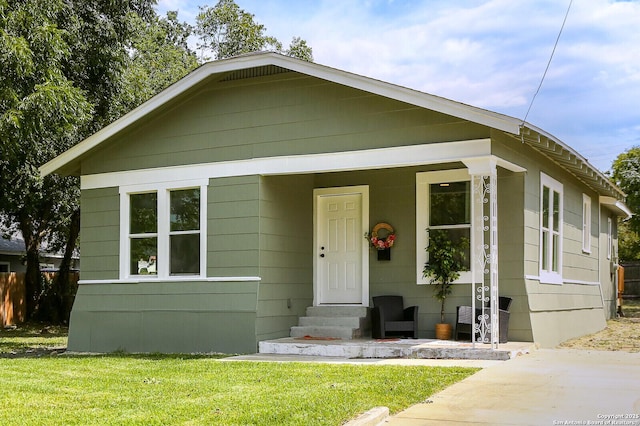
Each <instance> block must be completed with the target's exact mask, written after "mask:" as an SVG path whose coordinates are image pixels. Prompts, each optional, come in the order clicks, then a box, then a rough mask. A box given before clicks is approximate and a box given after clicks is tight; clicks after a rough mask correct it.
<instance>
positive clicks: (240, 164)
mask: <svg viewBox="0 0 640 426" xmlns="http://www.w3.org/2000/svg"><path fill="white" fill-rule="evenodd" d="M490 157H493V156H492V155H491V140H490V139H476V140H466V141H458V142H443V143H430V144H423V145H412V146H402V147H394V148H381V149H367V150H360V151H346V152H331V153H323V154H308V155H291V156H280V157H263V158H254V159H249V160H237V161H223V162H215V163H202V164H191V165H185V166H169V167H159V168H151V169H142V170H129V171H121V172H108V173H99V174H93V175H84V176H82V177H81V178H80V187H81V189H98V188H110V187H119V186H126V185H130V184H131V182H136V184H138V185H146V184H161V183H163V182H167V183H169V182H174V181H175V180H176V178H177V179H179V180H192V179H209V178H219V177H232V176H249V175H282V174H301V173H321V172H336V171H344V170H363V169H369V168H378V169H379V168H392V167H403V166H405V167H406V166H417V165H428V164H438V163H443V162H455V161H465V160H469V159H480V158H490ZM497 161H498V164H499V165H501V166H503V167H505V168H507V169H509V170H513V171H523V170H524V169H522V168H520V167H518V166H516V165H515V164H511V163H508V162H506V161H502V160H501V159H498V160H497Z"/></svg>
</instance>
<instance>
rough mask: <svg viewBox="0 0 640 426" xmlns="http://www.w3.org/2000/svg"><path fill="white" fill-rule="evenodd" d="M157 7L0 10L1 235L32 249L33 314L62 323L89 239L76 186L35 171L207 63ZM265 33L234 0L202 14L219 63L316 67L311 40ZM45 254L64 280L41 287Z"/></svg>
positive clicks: (113, 4) (59, 4) (205, 42)
mask: <svg viewBox="0 0 640 426" xmlns="http://www.w3.org/2000/svg"><path fill="white" fill-rule="evenodd" d="M155 3H156V0H124V1H103V0H10V1H8V0H0V76H1V78H0V142H1V143H0V176H1V179H0V222H2V223H1V225H2V227H0V229H4V230H5V231H6V234H13V233H16V232H17V231H19V232H20V233H21V234H22V236H23V238H24V240H25V244H26V252H27V255H26V258H27V279H26V286H27V299H26V305H27V314H28V316H32V314H34V313H40V314H43V313H44V314H46V317H47V319H53V320H60V319H65V318H64V317H65V314H66V312H64V311H68V310H69V309H70V306H62V305H64V302H65V298H64V295H65V293H67V291H68V289H67V287H68V282H69V280H68V272H69V268H70V265H71V260H72V254H73V253H74V251H75V249H76V244H77V239H78V235H79V231H80V211H79V206H78V200H79V192H80V191H79V185H78V181H77V179H76V178H73V177H61V176H57V175H50V176H47V177H46V178H44V179H42V178H41V177H40V175H39V173H38V167H39V166H41V165H42V164H44V163H45V162H47V161H49V160H51V159H52V158H54V157H55V156H57V155H59V154H60V153H62V152H63V151H65V150H67V149H69V148H70V147H71V146H73V145H74V144H75V143H77V142H78V141H80V140H82V139H83V138H85V137H87V136H89V135H90V134H92V133H94V132H96V131H98V130H99V129H101V128H102V127H104V126H105V125H107V124H109V123H110V122H112V121H113V120H115V119H117V118H118V117H120V116H121V115H123V114H125V113H126V112H128V111H130V110H131V109H133V108H135V107H136V106H138V105H139V104H141V103H142V102H144V101H146V100H147V99H149V98H150V97H152V96H153V95H155V94H156V93H158V92H160V91H161V90H163V89H164V88H165V87H167V86H169V85H170V84H172V83H173V82H175V81H177V80H178V79H180V78H181V77H183V76H184V75H186V74H187V73H189V72H190V71H191V70H193V69H194V68H195V67H196V66H197V65H198V61H197V57H196V54H195V52H193V51H192V50H191V49H190V47H189V44H188V39H189V37H190V36H192V35H193V33H194V28H193V27H191V26H190V25H188V24H186V23H184V22H181V21H179V20H178V15H177V12H168V13H167V16H166V17H163V18H161V17H159V16H157V14H156V12H155V10H154V9H153V7H154V5H155ZM264 32H265V27H264V26H263V25H260V24H258V23H256V22H255V21H254V19H253V15H251V14H249V13H247V12H245V11H244V10H241V9H240V8H239V7H238V6H237V5H236V4H235V3H234V2H233V1H232V0H221V1H220V2H219V3H218V4H217V5H216V6H215V7H205V8H201V13H200V15H199V16H198V25H197V33H198V34H199V36H200V40H201V46H203V47H205V48H206V49H208V50H209V51H211V52H214V54H215V57H216V58H220V59H221V58H225V57H229V56H233V55H238V54H242V53H247V52H252V51H256V50H267V49H272V50H276V51H279V52H283V53H285V54H288V55H290V56H295V57H298V58H301V59H305V60H309V61H310V60H312V52H311V48H310V47H309V46H308V45H307V43H306V41H304V40H302V39H300V38H294V39H293V40H292V42H291V45H290V46H289V49H287V50H284V51H283V50H282V44H281V43H280V42H279V41H278V40H276V39H275V38H274V37H270V36H266V35H265V34H264ZM43 245H44V246H47V247H48V248H49V249H51V250H60V251H62V252H63V253H64V258H63V261H62V264H61V266H60V273H59V274H58V276H57V279H56V281H55V282H53V283H46V285H44V286H43V281H42V280H41V277H40V272H39V269H40V268H39V253H40V251H41V249H42V248H43ZM60 308H62V311H63V315H62V317H60V316H59V315H58V314H59V310H60ZM41 316H42V315H41Z"/></svg>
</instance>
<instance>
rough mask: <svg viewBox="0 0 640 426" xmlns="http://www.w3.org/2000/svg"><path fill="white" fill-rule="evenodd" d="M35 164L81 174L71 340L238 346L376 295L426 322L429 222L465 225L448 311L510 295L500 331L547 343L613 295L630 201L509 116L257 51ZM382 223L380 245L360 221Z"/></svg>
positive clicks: (75, 345)
mask: <svg viewBox="0 0 640 426" xmlns="http://www.w3.org/2000/svg"><path fill="white" fill-rule="evenodd" d="M41 173H42V174H43V175H48V174H50V173H59V174H64V175H75V176H80V178H81V180H80V182H81V189H82V196H81V209H82V219H81V221H82V231H81V247H82V276H81V281H80V285H79V290H78V293H77V297H76V300H75V304H74V306H73V312H72V315H71V323H70V335H69V349H70V350H72V351H92V352H94V351H95V352H108V351H115V350H126V351H130V352H155V351H160V352H211V351H220V352H227V353H237V352H255V351H256V348H257V346H258V343H259V342H260V341H264V340H268V339H275V338H280V337H287V336H289V335H290V333H291V330H292V328H294V329H295V327H296V326H297V325H298V324H299V321H300V318H301V317H305V315H306V314H305V312H306V310H307V308H308V307H312V306H313V307H323V306H344V307H353V306H355V307H360V308H364V310H363V312H365V315H366V308H367V307H369V306H370V305H371V300H372V297H374V296H377V295H402V296H404V301H405V305H417V306H419V332H418V333H419V336H420V337H423V338H432V337H433V336H434V325H435V323H436V322H439V315H440V312H439V301H437V300H436V299H434V298H433V297H432V293H433V292H432V291H431V288H430V287H431V286H430V285H429V284H428V283H427V281H426V280H425V279H424V278H423V276H422V268H423V265H424V263H425V261H426V259H427V251H426V250H425V249H426V245H427V241H428V230H429V229H444V230H446V231H447V232H450V233H451V235H458V236H462V237H465V238H468V239H469V241H471V244H470V247H469V250H468V257H469V271H463V272H462V274H461V276H460V279H459V280H458V283H456V284H455V285H454V291H453V294H452V296H451V298H450V300H448V301H447V319H448V321H449V322H451V323H454V322H455V321H456V318H455V317H456V306H458V305H471V304H472V303H475V304H476V306H478V304H482V303H483V302H482V301H486V302H487V303H490V305H491V309H495V306H496V305H497V303H496V302H497V297H498V296H508V297H510V298H512V299H513V303H512V305H511V309H510V311H511V316H510V323H509V328H508V334H509V339H510V340H514V341H530V342H536V343H538V344H540V345H542V346H546V347H549V346H554V345H556V344H558V343H559V342H562V341H564V340H566V339H569V338H572V337H575V336H579V335H584V334H586V333H591V332H595V331H597V330H600V329H602V328H604V327H605V325H606V322H605V321H606V319H607V318H610V317H612V316H613V315H615V312H616V306H615V299H616V292H615V291H616V290H615V289H616V287H615V280H614V275H615V274H614V272H615V269H616V260H617V257H616V253H617V235H616V223H617V220H618V218H619V217H621V216H622V217H626V216H628V215H629V214H630V213H629V210H628V209H627V207H626V206H625V205H624V203H623V202H624V194H623V193H622V192H621V191H620V190H619V189H618V188H617V187H615V186H614V185H613V184H612V183H611V182H610V181H609V180H608V179H607V177H606V176H604V175H603V174H602V173H601V172H599V171H598V170H596V169H595V168H594V167H593V166H591V165H590V164H589V163H588V162H587V160H586V159H585V158H583V157H582V156H581V155H580V154H578V153H577V152H576V151H574V150H573V149H571V148H570V147H569V146H567V145H566V144H565V143H563V142H562V141H560V140H558V139H557V138H555V137H554V136H552V135H550V134H549V133H547V132H545V131H543V130H541V129H539V128H537V127H535V126H532V125H530V124H528V123H522V122H521V120H518V119H516V118H512V117H508V116H505V115H501V114H497V113H494V112H491V111H487V110H483V109H480V108H476V107H472V106H469V105H465V104H461V103H458V102H454V101H451V100H448V99H443V98H440V97H437V96H433V95H429V94H426V93H421V92H418V91H414V90H411V89H407V88H404V87H399V86H396V85H393V84H389V83H385V82H383V81H378V80H373V79H370V78H366V77H362V76H359V75H355V74H351V73H348V72H344V71H340V70H337V69H333V68H329V67H326V66H322V65H318V64H315V63H308V62H304V61H300V60H297V59H292V58H290V57H286V56H282V55H279V54H275V53H256V54H250V55H244V56H239V57H235V58H231V59H226V60H221V61H216V62H210V63H207V64H205V65H202V66H201V67H200V68H198V69H197V70H195V71H194V72H192V73H191V74H189V75H188V76H186V77H185V78H183V79H182V80H180V81H178V82H177V83H175V84H174V85H172V86H170V87H169V88H167V89H166V90H164V91H163V92H162V93H160V94H158V95H157V96H155V97H154V98H152V99H151V100H149V101H148V102H146V103H144V104H143V105H141V106H140V107H138V108H136V109H135V110H133V111H131V112H130V113H128V114H127V115H125V116H123V117H122V118H120V119H119V120H117V121H115V122H114V123H112V124H111V125H109V126H107V127H105V128H104V129H102V130H100V131H99V132H97V133H96V134H94V135H92V136H90V137H89V138H87V139H86V140H84V141H82V142H81V143H79V144H78V145H76V146H74V147H73V148H72V149H70V150H68V151H66V152H65V153H63V154H61V155H60V156H59V157H57V158H55V159H53V160H52V161H50V162H49V163H47V164H45V165H44V166H42V167H41ZM443 211H446V212H447V214H446V215H443V214H441V213H442V212H443ZM443 216H447V218H448V219H445V220H443V219H442V217H443ZM379 223H383V224H388V225H390V227H392V228H393V230H394V232H395V238H396V239H395V242H394V245H393V247H392V248H391V249H390V259H389V260H378V253H377V250H376V249H374V248H373V247H372V246H371V242H370V241H369V240H368V239H366V238H365V234H366V233H370V232H371V230H372V228H374V226H375V225H376V224H379ZM472 301H475V302H472ZM494 317H495V316H494ZM496 322H497V321H496ZM492 325H493V326H494V327H495V326H496V325H495V324H482V325H481V331H483V332H484V331H487V330H488V329H489V328H490V326H492ZM495 334H497V333H493V335H495ZM490 340H491V341H492V342H493V340H494V338H493V337H491V339H490Z"/></svg>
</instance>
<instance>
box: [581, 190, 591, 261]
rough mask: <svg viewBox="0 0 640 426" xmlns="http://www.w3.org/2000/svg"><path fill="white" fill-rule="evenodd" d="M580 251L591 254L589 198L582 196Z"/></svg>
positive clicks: (585, 195)
mask: <svg viewBox="0 0 640 426" xmlns="http://www.w3.org/2000/svg"><path fill="white" fill-rule="evenodd" d="M582 251H583V252H585V253H591V197H589V196H588V195H587V194H582Z"/></svg>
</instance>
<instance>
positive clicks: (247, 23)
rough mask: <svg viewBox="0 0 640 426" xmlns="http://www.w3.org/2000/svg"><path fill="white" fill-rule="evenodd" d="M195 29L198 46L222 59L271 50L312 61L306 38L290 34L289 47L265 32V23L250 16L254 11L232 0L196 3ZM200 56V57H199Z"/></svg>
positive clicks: (215, 57)
mask: <svg viewBox="0 0 640 426" xmlns="http://www.w3.org/2000/svg"><path fill="white" fill-rule="evenodd" d="M196 23H197V25H196V33H197V34H198V35H199V36H200V43H199V44H198V48H200V49H202V50H203V51H205V52H208V53H211V54H213V57H214V59H225V58H229V57H232V56H237V55H241V54H245V53H252V52H257V51H264V50H272V51H275V52H279V53H284V54H286V55H289V56H292V57H295V58H298V59H303V60H306V61H312V60H313V55H312V50H311V47H310V46H309V45H307V42H306V41H304V40H302V39H300V38H299V37H294V38H293V40H292V42H291V44H290V46H289V48H288V49H286V50H283V47H282V43H281V42H280V41H278V39H277V38H275V37H273V36H269V35H266V34H265V32H266V27H265V26H264V25H262V24H259V23H257V22H256V21H255V20H254V15H253V14H251V13H249V12H247V11H245V10H243V9H241V8H240V6H238V5H237V4H236V3H235V1H234V0H220V1H218V3H217V4H216V5H215V6H213V7H212V6H200V13H199V14H198V16H197V17H196ZM203 59H204V58H203Z"/></svg>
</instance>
